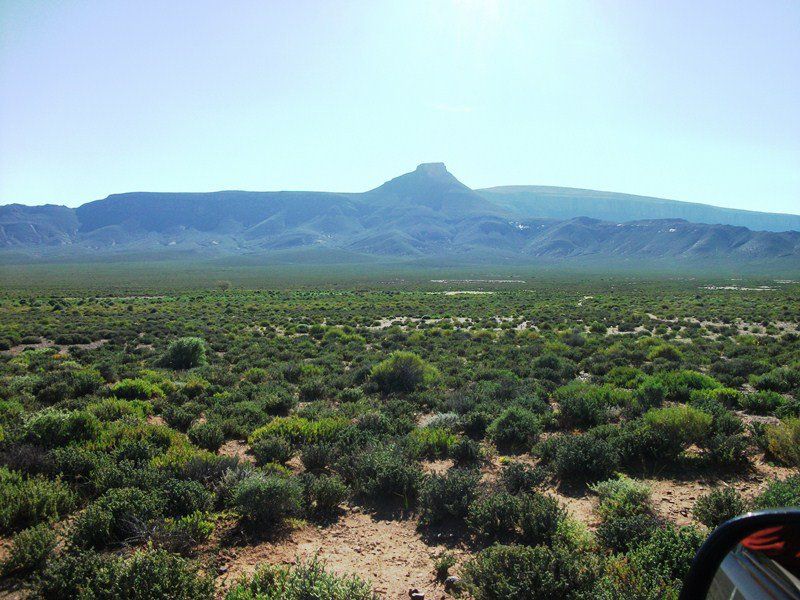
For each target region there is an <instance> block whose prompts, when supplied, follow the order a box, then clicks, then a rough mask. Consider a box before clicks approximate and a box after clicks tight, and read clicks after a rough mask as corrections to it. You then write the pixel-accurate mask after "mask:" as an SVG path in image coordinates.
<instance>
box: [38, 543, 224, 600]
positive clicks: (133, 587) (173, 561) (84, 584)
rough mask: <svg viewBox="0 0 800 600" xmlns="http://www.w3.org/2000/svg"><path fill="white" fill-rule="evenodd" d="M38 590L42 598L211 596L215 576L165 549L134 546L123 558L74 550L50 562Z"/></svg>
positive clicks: (191, 599) (177, 599)
mask: <svg viewBox="0 0 800 600" xmlns="http://www.w3.org/2000/svg"><path fill="white" fill-rule="evenodd" d="M36 593H37V596H38V597H40V598H42V599H44V600H60V599H62V598H92V599H95V600H112V599H119V600H145V599H156V598H170V599H171V600H213V598H214V580H213V579H212V577H211V576H210V575H205V574H201V573H200V572H199V571H198V570H197V568H196V567H195V566H194V565H193V564H192V563H190V562H188V561H187V560H186V559H184V558H181V557H179V556H175V555H174V554H170V553H169V552H166V551H164V550H150V549H148V550H138V551H136V552H134V553H133V554H132V555H131V556H129V557H127V558H120V557H111V556H101V555H98V554H96V553H94V552H80V553H75V552H72V553H67V554H65V555H63V556H61V557H59V558H57V559H55V560H53V561H51V562H50V563H49V564H48V567H47V569H46V570H45V572H44V573H43V576H42V578H41V580H40V581H39V582H38V585H37V589H36Z"/></svg>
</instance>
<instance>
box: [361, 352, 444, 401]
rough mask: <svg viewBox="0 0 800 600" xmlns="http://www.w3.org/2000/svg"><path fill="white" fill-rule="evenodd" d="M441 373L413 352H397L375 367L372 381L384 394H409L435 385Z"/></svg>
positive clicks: (371, 376) (371, 373)
mask: <svg viewBox="0 0 800 600" xmlns="http://www.w3.org/2000/svg"><path fill="white" fill-rule="evenodd" d="M438 376H439V372H438V371H437V370H436V369H435V368H434V367H433V366H431V365H429V364H428V363H426V362H425V361H424V360H422V358H420V357H419V356H418V355H416V354H414V353H413V352H403V351H399V350H398V351H396V352H392V354H391V355H389V358H387V359H386V360H384V361H383V362H381V363H379V364H377V365H375V366H374V367H373V368H372V371H370V379H371V380H372V382H373V383H374V384H375V385H376V386H377V387H378V389H379V390H380V391H381V392H383V393H384V394H389V393H392V392H400V393H403V392H405V393H407V392H413V391H414V390H416V389H418V388H421V387H425V386H428V385H430V384H431V383H433V382H434V381H435V380H436V378H437V377H438Z"/></svg>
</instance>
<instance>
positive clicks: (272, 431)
mask: <svg viewBox="0 0 800 600" xmlns="http://www.w3.org/2000/svg"><path fill="white" fill-rule="evenodd" d="M349 425H350V421H348V420H347V419H344V418H342V417H323V418H320V419H316V420H313V421H311V420H309V419H306V418H304V417H296V416H289V417H277V418H275V419H273V420H272V421H270V422H269V423H268V424H266V425H264V426H263V427H259V428H258V429H256V430H255V431H254V432H253V433H252V434H251V435H250V438H249V440H248V441H249V442H250V445H251V446H252V445H253V444H255V443H256V442H257V441H258V440H259V439H260V438H262V437H279V438H283V439H284V440H286V441H288V442H289V443H291V444H292V445H303V444H314V443H321V442H332V441H335V440H336V437H337V435H338V434H339V433H340V432H341V431H342V430H343V429H345V428H346V427H348V426H349Z"/></svg>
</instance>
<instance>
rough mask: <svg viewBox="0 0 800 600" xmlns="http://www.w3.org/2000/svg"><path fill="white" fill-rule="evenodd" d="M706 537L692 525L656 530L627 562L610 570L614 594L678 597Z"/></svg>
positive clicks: (630, 555) (634, 550) (633, 551)
mask: <svg viewBox="0 0 800 600" xmlns="http://www.w3.org/2000/svg"><path fill="white" fill-rule="evenodd" d="M704 539H705V536H704V535H703V534H702V533H700V532H699V531H698V530H697V529H695V528H693V527H680V528H676V527H674V526H672V525H667V526H664V527H660V528H658V529H656V530H655V531H654V532H653V534H652V536H650V539H649V540H648V541H646V542H645V543H643V544H640V545H639V546H637V547H635V548H634V549H633V550H632V551H631V552H630V553H629V554H628V558H627V561H626V563H625V564H622V565H620V568H619V569H617V570H612V571H611V573H612V578H611V581H610V582H609V583H610V584H611V585H610V587H611V589H612V590H613V591H614V592H615V593H614V594H613V595H612V597H621V598H647V599H648V600H649V599H653V600H655V599H659V598H672V597H675V596H677V593H678V591H679V590H680V587H681V582H682V581H683V578H684V577H685V576H686V573H687V572H688V570H689V566H690V565H691V564H692V560H693V559H694V555H695V553H696V552H697V549H698V548H699V547H700V544H702V543H703V541H704Z"/></svg>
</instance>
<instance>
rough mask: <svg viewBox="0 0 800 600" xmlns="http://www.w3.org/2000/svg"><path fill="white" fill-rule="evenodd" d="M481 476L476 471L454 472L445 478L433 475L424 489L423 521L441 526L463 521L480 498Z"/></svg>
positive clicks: (448, 473) (444, 476)
mask: <svg viewBox="0 0 800 600" xmlns="http://www.w3.org/2000/svg"><path fill="white" fill-rule="evenodd" d="M479 482H480V472H479V471H477V470H474V469H450V470H449V471H447V472H446V473H444V474H442V475H438V474H434V475H431V476H430V477H429V478H428V479H427V480H426V481H425V484H424V485H423V487H422V494H421V496H420V507H421V510H422V516H421V519H422V521H423V522H425V523H439V522H442V521H446V520H449V519H455V520H462V519H464V518H465V517H466V516H467V511H468V510H469V506H470V504H472V501H473V499H474V498H475V496H476V495H477V493H478V491H479V488H478V483H479Z"/></svg>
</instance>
